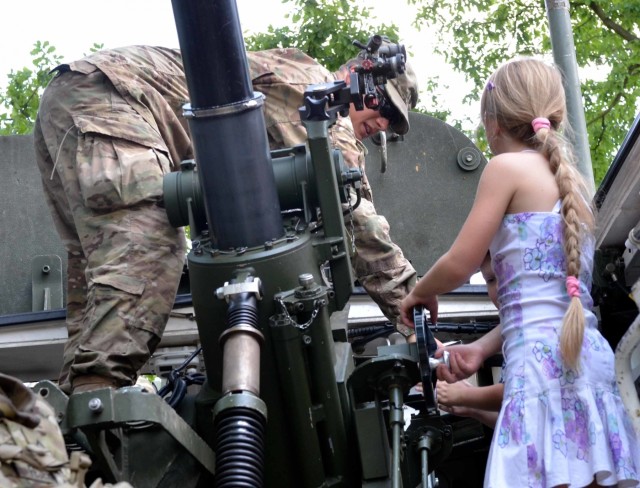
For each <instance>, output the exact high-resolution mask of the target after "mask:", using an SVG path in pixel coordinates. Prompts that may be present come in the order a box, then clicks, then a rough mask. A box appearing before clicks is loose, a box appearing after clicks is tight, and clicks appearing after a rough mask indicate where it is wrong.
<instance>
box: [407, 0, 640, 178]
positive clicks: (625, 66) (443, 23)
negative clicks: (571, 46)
mask: <svg viewBox="0 0 640 488" xmlns="http://www.w3.org/2000/svg"><path fill="white" fill-rule="evenodd" d="M409 1H410V2H411V3H413V4H416V5H418V6H421V9H420V12H419V15H418V18H417V20H416V23H417V25H418V26H420V27H421V30H425V31H428V32H431V33H433V34H434V35H435V36H436V37H437V42H436V43H435V44H434V45H435V46H436V50H437V51H438V52H439V53H440V54H442V55H443V56H444V57H445V59H446V60H447V61H448V62H449V63H450V64H451V65H452V66H453V67H454V68H455V69H456V70H458V71H460V72H462V73H465V74H466V76H467V78H468V79H469V80H471V81H472V82H473V84H474V86H475V89H474V90H473V92H472V93H469V94H467V95H466V97H465V100H466V101H472V100H478V98H479V95H480V93H481V91H482V89H483V87H484V83H485V80H486V79H487V78H488V76H489V75H490V74H491V72H493V70H494V69H495V68H496V67H497V66H499V65H500V64H501V63H502V62H504V61H506V60H507V59H510V58H512V57H514V56H517V55H544V56H546V57H547V58H550V57H551V42H550V39H549V26H548V21H547V14H546V9H545V2H543V1H541V0H513V1H510V2H504V1H499V0H409ZM570 15H571V22H572V27H573V36H574V42H575V46H576V57H577V61H578V65H579V66H580V67H581V68H583V69H582V71H581V73H580V75H581V78H583V82H582V94H583V99H584V105H585V114H586V120H587V130H588V133H589V141H590V145H591V158H592V163H593V170H594V176H595V179H596V184H597V183H598V182H600V181H601V180H602V178H603V177H604V175H605V173H606V171H607V168H608V167H609V164H610V163H611V161H612V159H613V157H614V156H615V153H616V151H617V149H618V148H619V146H620V144H621V142H622V140H623V139H624V137H625V135H626V133H627V132H628V130H629V128H630V127H631V124H632V123H633V121H634V119H635V117H636V114H637V110H638V100H639V98H640V40H639V38H638V32H640V2H638V1H637V0H612V1H609V2H597V1H591V0H576V1H572V2H571V3H570ZM593 73H597V75H593Z"/></svg>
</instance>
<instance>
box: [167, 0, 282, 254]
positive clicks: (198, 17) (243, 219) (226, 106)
mask: <svg viewBox="0 0 640 488" xmlns="http://www.w3.org/2000/svg"><path fill="white" fill-rule="evenodd" d="M172 5H173V12H174V17H175V21H176V28H177V31H178V40H179V43H180V49H181V52H182V60H183V65H184V71H185V75H186V80H187V88H188V90H189V99H190V104H188V105H186V106H185V111H184V115H185V116H186V117H188V118H189V129H190V132H191V137H192V141H193V147H194V153H195V157H196V163H197V165H198V172H199V175H200V183H201V188H202V193H203V196H204V200H205V205H204V206H205V211H206V214H207V222H208V224H209V230H210V231H211V234H212V236H213V238H214V245H215V246H216V247H217V248H218V249H229V248H241V247H254V246H258V245H262V244H264V243H265V242H267V241H269V240H272V239H276V238H279V237H281V236H283V235H284V228H283V225H282V219H281V216H280V204H279V200H278V193H277V189H276V182H275V177H274V175H273V169H272V167H271V157H270V151H269V143H268V139H267V130H266V124H265V121H264V115H263V113H262V105H263V99H264V97H263V96H262V95H261V94H258V93H254V92H253V87H252V85H251V79H250V77H249V67H248V63H247V56H246V51H245V48H244V40H243V37H242V31H241V29H240V21H239V18H238V10H237V6H236V3H235V0H216V1H215V2H214V1H211V0H172Z"/></svg>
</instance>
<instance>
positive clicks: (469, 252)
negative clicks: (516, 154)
mask: <svg viewBox="0 0 640 488" xmlns="http://www.w3.org/2000/svg"><path fill="white" fill-rule="evenodd" d="M504 156H506V155H504ZM511 166H512V163H511V162H510V161H509V160H508V159H505V158H504V157H501V156H498V157H495V158H493V159H492V160H491V161H490V162H489V163H488V164H487V166H486V167H485V169H484V171H483V172H482V176H481V177H480V182H479V184H478V190H477V192H476V198H475V201H474V203H473V207H472V208H471V212H470V213H469V216H468V217H467V219H466V221H465V223H464V225H463V226H462V229H461V230H460V232H459V234H458V236H457V238H456V240H455V241H454V243H453V244H452V246H451V248H450V249H449V251H447V252H446V253H445V254H444V255H443V256H442V257H441V258H440V259H438V261H436V263H435V264H434V265H433V266H432V267H431V269H429V271H428V272H427V273H426V274H425V275H424V276H423V277H422V279H420V281H419V282H418V284H417V285H416V287H415V288H414V289H413V291H412V292H411V293H410V294H409V295H408V296H407V297H406V298H405V299H404V300H403V301H402V304H401V306H400V309H401V316H402V319H403V321H404V322H405V323H406V324H407V325H409V326H413V307H414V306H416V305H424V306H425V307H426V308H427V309H428V310H429V313H430V317H431V322H432V323H436V322H437V319H438V301H437V298H436V297H437V295H440V294H443V293H447V292H449V291H451V290H454V289H456V288H458V287H460V286H461V285H462V284H464V283H466V281H467V280H468V279H469V277H470V276H471V275H472V274H473V273H475V272H476V271H477V270H478V267H479V266H480V264H481V263H482V261H483V259H484V257H485V255H486V254H487V250H488V249H489V244H491V240H492V239H493V236H494V235H495V233H496V232H497V230H498V228H499V226H500V224H501V222H502V218H503V217H504V215H505V213H506V211H507V208H508V207H509V203H510V202H511V198H512V197H513V195H514V193H515V191H516V188H517V181H518V180H517V178H516V177H514V171H513V169H512V167H511Z"/></svg>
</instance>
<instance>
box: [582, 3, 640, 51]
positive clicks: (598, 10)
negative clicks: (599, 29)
mask: <svg viewBox="0 0 640 488" xmlns="http://www.w3.org/2000/svg"><path fill="white" fill-rule="evenodd" d="M576 5H582V6H585V7H587V8H589V9H590V10H591V11H592V12H593V13H594V14H596V17H598V18H599V19H600V20H601V21H602V23H603V24H604V25H605V26H606V27H608V28H609V29H611V30H612V31H613V32H615V33H616V34H618V35H619V36H620V37H622V38H623V39H624V40H625V41H629V42H633V41H637V40H639V38H638V36H636V35H634V34H633V33H632V32H630V31H628V30H626V29H625V28H623V27H622V26H621V25H620V24H618V23H617V22H614V21H613V20H612V19H611V18H610V17H609V16H607V14H606V12H605V11H604V10H603V9H602V7H600V5H599V4H598V3H597V2H595V1H593V0H592V1H590V2H588V3H585V2H576Z"/></svg>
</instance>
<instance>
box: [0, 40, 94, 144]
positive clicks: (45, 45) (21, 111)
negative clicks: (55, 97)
mask: <svg viewBox="0 0 640 488" xmlns="http://www.w3.org/2000/svg"><path fill="white" fill-rule="evenodd" d="M100 49H102V44H94V45H93V46H92V47H91V48H90V51H91V52H95V51H98V50H100ZM30 54H31V57H32V60H31V64H32V67H30V68H27V67H25V68H22V69H20V70H18V71H14V70H11V72H10V73H9V74H8V75H7V80H8V81H7V85H6V89H4V90H2V91H0V135H10V134H29V133H30V132H31V131H32V130H33V125H34V123H35V120H36V115H37V114H38V106H39V104H40V97H41V96H42V92H43V91H44V88H45V87H46V86H47V84H48V83H49V81H50V80H51V78H52V77H53V74H52V73H51V70H52V69H53V68H54V67H55V66H57V65H58V64H60V62H61V60H62V56H60V55H59V54H58V53H56V48H55V47H54V46H52V45H51V44H49V42H48V41H44V42H41V41H38V42H36V43H35V44H34V46H33V49H32V50H31V53H30Z"/></svg>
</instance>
